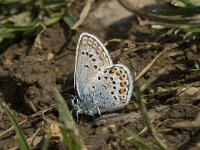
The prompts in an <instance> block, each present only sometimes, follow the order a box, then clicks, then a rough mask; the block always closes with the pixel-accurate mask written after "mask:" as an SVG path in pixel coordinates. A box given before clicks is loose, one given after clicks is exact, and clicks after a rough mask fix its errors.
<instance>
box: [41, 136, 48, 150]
mask: <svg viewBox="0 0 200 150" xmlns="http://www.w3.org/2000/svg"><path fill="white" fill-rule="evenodd" d="M49 142H50V133H48V134H47V136H46V137H45V139H44V143H43V144H42V148H41V150H48V147H49Z"/></svg>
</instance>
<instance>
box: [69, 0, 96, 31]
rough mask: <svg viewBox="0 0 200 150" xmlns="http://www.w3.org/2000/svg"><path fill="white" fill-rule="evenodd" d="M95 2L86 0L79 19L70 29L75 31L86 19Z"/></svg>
mask: <svg viewBox="0 0 200 150" xmlns="http://www.w3.org/2000/svg"><path fill="white" fill-rule="evenodd" d="M94 1H95V0H87V2H86V4H85V6H84V8H83V10H82V12H81V14H80V17H79V20H78V21H77V22H76V23H75V24H74V25H73V26H72V28H71V29H73V30H76V29H77V28H78V27H79V26H80V25H81V24H82V23H83V21H84V20H85V19H86V17H87V15H88V14H89V11H90V9H91V6H92V4H93V3H94Z"/></svg>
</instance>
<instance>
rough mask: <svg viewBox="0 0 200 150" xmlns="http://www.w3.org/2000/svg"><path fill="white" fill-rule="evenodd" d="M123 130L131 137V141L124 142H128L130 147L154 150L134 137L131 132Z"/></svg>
mask: <svg viewBox="0 0 200 150" xmlns="http://www.w3.org/2000/svg"><path fill="white" fill-rule="evenodd" d="M124 130H125V131H126V132H127V133H128V134H129V135H130V136H131V138H132V139H130V140H126V141H128V142H129V143H130V144H131V145H133V146H134V147H136V148H137V149H142V150H154V149H155V148H153V147H152V146H150V145H148V144H147V142H146V141H145V140H144V139H143V138H141V137H139V136H138V135H136V134H135V133H133V132H131V131H130V130H129V129H128V128H124Z"/></svg>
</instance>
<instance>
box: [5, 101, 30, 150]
mask: <svg viewBox="0 0 200 150" xmlns="http://www.w3.org/2000/svg"><path fill="white" fill-rule="evenodd" d="M3 108H4V111H5V113H6V114H7V115H8V117H9V119H10V121H11V123H12V125H13V126H14V128H15V131H16V138H17V142H18V145H19V147H20V149H21V150H29V149H30V148H29V146H28V143H27V141H26V137H25V135H24V133H23V131H22V129H21V127H20V126H19V124H18V122H17V121H16V119H15V117H14V115H13V114H12V112H11V110H10V108H9V107H8V106H7V105H6V104H5V103H3Z"/></svg>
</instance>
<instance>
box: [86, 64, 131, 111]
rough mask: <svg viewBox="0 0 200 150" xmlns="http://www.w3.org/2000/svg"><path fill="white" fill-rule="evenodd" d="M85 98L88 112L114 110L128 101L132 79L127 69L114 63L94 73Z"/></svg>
mask: <svg viewBox="0 0 200 150" xmlns="http://www.w3.org/2000/svg"><path fill="white" fill-rule="evenodd" d="M88 87H89V89H87V91H88V92H87V93H85V96H86V97H85V98H86V99H87V100H88V102H87V106H85V107H88V110H92V111H91V112H90V114H96V113H98V110H97V109H92V108H94V107H95V106H97V107H98V108H99V109H100V111H101V112H107V111H114V110H117V109H120V108H122V107H124V106H125V105H126V104H128V103H129V101H130V99H131V95H132V90H133V80H132V76H131V73H130V71H129V69H128V68H127V67H126V66H124V65H121V64H114V65H112V66H110V67H109V68H105V69H104V71H103V72H99V74H96V75H95V76H94V77H93V79H92V80H91V81H90V85H89V86H88Z"/></svg>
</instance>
